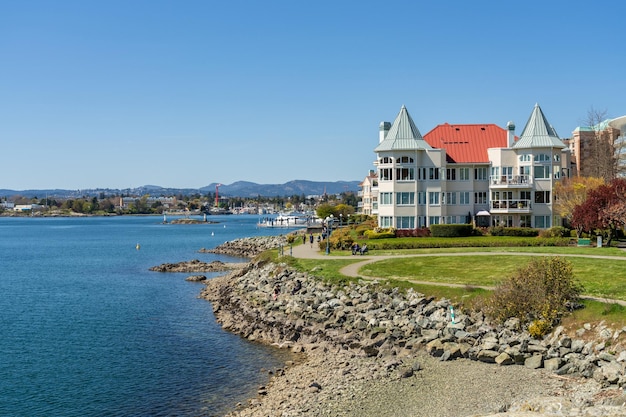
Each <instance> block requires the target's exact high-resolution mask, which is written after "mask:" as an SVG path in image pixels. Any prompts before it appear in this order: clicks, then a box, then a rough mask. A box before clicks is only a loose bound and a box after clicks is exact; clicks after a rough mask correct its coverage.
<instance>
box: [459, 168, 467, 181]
mask: <svg viewBox="0 0 626 417" xmlns="http://www.w3.org/2000/svg"><path fill="white" fill-rule="evenodd" d="M459 179H460V180H461V181H469V180H470V169H469V168H459Z"/></svg>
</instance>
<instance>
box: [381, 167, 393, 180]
mask: <svg viewBox="0 0 626 417" xmlns="http://www.w3.org/2000/svg"><path fill="white" fill-rule="evenodd" d="M379 177H380V180H381V181H393V168H381V169H380V175H379Z"/></svg>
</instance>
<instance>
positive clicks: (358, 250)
mask: <svg viewBox="0 0 626 417" xmlns="http://www.w3.org/2000/svg"><path fill="white" fill-rule="evenodd" d="M365 253H367V243H364V244H363V246H359V244H358V243H357V242H354V244H353V245H352V254H353V255H357V254H359V255H363V254H365Z"/></svg>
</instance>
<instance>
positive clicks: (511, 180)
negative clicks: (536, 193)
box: [489, 175, 532, 186]
mask: <svg viewBox="0 0 626 417" xmlns="http://www.w3.org/2000/svg"><path fill="white" fill-rule="evenodd" d="M489 182H490V184H491V185H517V186H520V185H521V186H528V185H530V184H532V178H531V176H530V175H492V176H491V177H489Z"/></svg>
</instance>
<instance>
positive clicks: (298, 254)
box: [292, 243, 626, 306]
mask: <svg viewBox="0 0 626 417" xmlns="http://www.w3.org/2000/svg"><path fill="white" fill-rule="evenodd" d="M491 255H506V256H532V255H533V253H528V252H443V253H436V254H434V253H413V254H404V255H363V256H357V258H359V259H361V260H360V261H358V262H354V263H351V264H350V265H346V266H344V267H343V268H341V269H340V270H339V272H340V273H341V274H342V275H345V276H348V277H352V278H356V277H359V276H360V277H363V278H366V279H376V278H377V277H370V276H365V275H363V274H359V270H360V269H361V267H363V266H364V265H367V264H370V263H372V262H378V261H382V260H385V259H393V258H409V257H428V256H430V257H432V256H491ZM535 255H538V256H563V257H574V258H595V259H610V260H614V261H625V262H626V257H619V256H606V255H580V254H550V253H538V254H535ZM292 256H293V257H295V258H303V259H344V260H345V259H354V258H350V257H348V256H333V255H332V252H331V254H329V255H326V254H325V253H324V252H320V251H319V250H318V249H317V244H316V243H314V244H313V247H311V245H310V244H309V243H307V244H304V245H297V246H294V247H293V249H292ZM410 281H411V282H412V283H415V284H421V285H439V286H444V287H466V286H467V284H449V283H442V282H433V281H418V280H413V279H411V280H410ZM472 287H475V288H483V289H487V290H491V289H493V287H486V286H480V285H473V286H472ZM583 298H586V299H591V300H595V301H600V302H605V303H606V302H609V303H616V304H620V305H623V306H626V301H622V300H616V299H607V298H600V297H593V296H583Z"/></svg>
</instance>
